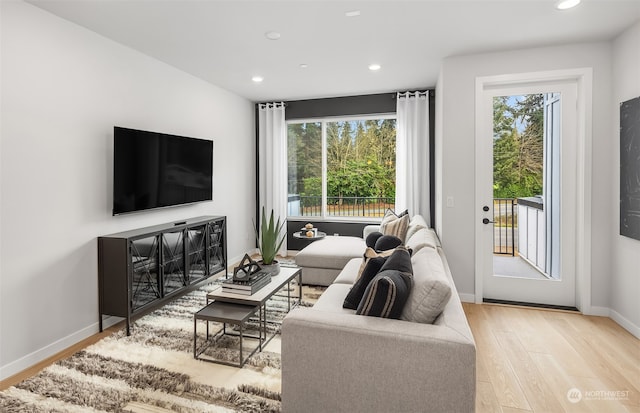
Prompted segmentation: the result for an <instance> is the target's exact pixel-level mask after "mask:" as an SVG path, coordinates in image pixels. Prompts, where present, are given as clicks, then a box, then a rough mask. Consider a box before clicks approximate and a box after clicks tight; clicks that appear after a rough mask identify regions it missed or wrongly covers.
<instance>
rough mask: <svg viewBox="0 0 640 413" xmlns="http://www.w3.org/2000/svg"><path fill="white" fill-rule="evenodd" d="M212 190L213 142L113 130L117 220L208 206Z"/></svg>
mask: <svg viewBox="0 0 640 413" xmlns="http://www.w3.org/2000/svg"><path fill="white" fill-rule="evenodd" d="M212 185H213V142H212V141H210V140H205V139H196V138H187V137H184V136H175V135H167V134H164V133H155V132H147V131H141V130H135V129H127V128H121V127H118V126H115V127H114V128H113V215H117V214H123V213H127V212H134V211H141V210H145V209H151V208H161V207H167V206H172V205H180V204H188V203H192V202H199V201H210V200H212V199H213V189H212V188H213V186H212Z"/></svg>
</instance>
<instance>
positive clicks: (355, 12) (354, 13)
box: [344, 10, 360, 17]
mask: <svg viewBox="0 0 640 413" xmlns="http://www.w3.org/2000/svg"><path fill="white" fill-rule="evenodd" d="M344 15H345V16H347V17H358V16H360V10H351V11H348V12H346V13H345V14H344Z"/></svg>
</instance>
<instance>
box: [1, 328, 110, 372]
mask: <svg viewBox="0 0 640 413" xmlns="http://www.w3.org/2000/svg"><path fill="white" fill-rule="evenodd" d="M98 330H99V329H98V323H97V322H96V323H93V324H91V325H90V326H89V327H85V328H83V329H81V330H79V331H76V332H75V333H72V334H69V335H68V336H66V337H63V338H61V339H60V340H57V341H55V342H53V343H51V344H49V345H47V346H45V347H43V348H41V349H39V350H36V351H34V352H33V353H30V354H27V355H26V356H24V357H21V358H19V359H18V360H16V361H12V362H11V363H9V364H6V365H4V366H2V367H0V380H4V379H6V378H9V377H11V376H13V375H15V374H18V373H20V372H21V371H23V370H26V369H28V368H29V367H33V366H34V365H36V364H38V363H40V362H41V361H43V360H46V359H47V358H49V357H51V356H53V355H55V354H57V353H59V352H61V351H63V350H66V349H68V348H69V347H71V346H73V345H75V344H77V343H79V342H80V341H82V340H84V339H85V338H87V337H91V336H92V335H94V334H96V333H97V332H98Z"/></svg>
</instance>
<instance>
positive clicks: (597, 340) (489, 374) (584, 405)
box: [0, 303, 640, 413]
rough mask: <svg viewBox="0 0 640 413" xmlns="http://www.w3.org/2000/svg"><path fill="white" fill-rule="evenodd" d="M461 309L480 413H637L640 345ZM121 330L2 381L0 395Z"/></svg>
mask: <svg viewBox="0 0 640 413" xmlns="http://www.w3.org/2000/svg"><path fill="white" fill-rule="evenodd" d="M463 306H464V310H465V313H466V314H467V318H468V320H469V325H470V326H471V329H472V331H473V335H474V338H475V340H476V346H477V393H476V412H477V413H485V412H503V413H526V412H536V413H538V412H544V413H562V412H594V413H600V412H603V413H604V412H607V413H608V412H634V413H636V412H637V413H640V340H638V339H637V338H635V337H633V336H632V335H631V334H630V333H628V332H627V331H625V330H624V329H623V328H622V327H620V326H619V325H617V324H616V323H615V322H614V321H612V320H610V319H608V318H605V317H588V316H583V315H581V314H577V313H571V312H563V311H551V310H540V309H533V308H521V307H511V306H501V305H491V304H482V305H478V304H469V303H464V304H463ZM118 328H119V326H113V327H111V328H109V329H108V330H105V332H103V333H101V334H96V335H95V336H92V337H90V338H88V339H86V340H84V341H83V342H81V343H78V344H77V345H75V346H73V347H71V348H69V349H67V350H65V351H63V352H61V353H59V354H57V355H55V356H53V357H51V358H49V359H47V360H45V361H43V362H42V363H39V364H38V365H36V366H34V367H32V368H30V369H28V370H26V371H24V372H22V373H20V374H18V375H16V376H13V377H11V378H9V379H7V380H4V381H2V382H0V390H2V389H5V388H7V387H9V386H12V385H14V384H16V383H18V382H20V381H21V380H24V379H26V378H28V377H30V376H32V375H34V374H36V373H37V372H38V371H39V370H40V369H42V368H44V367H46V366H47V365H49V364H52V363H54V362H55V361H57V360H60V359H63V358H65V357H69V356H70V355H71V354H73V353H74V352H76V351H79V350H81V349H82V348H84V347H87V346H89V345H91V344H93V343H94V342H96V341H98V340H99V339H101V338H103V337H105V336H106V335H108V334H111V333H112V332H113V331H115V330H117V329H118ZM571 389H578V390H579V391H580V393H574V394H573V395H574V396H575V395H582V399H581V400H580V401H578V402H577V403H572V402H571V401H570V400H569V398H568V396H567V394H568V393H569V391H570V390H571ZM605 392H617V393H605ZM611 398H618V399H619V400H609V399H611ZM573 400H575V399H573Z"/></svg>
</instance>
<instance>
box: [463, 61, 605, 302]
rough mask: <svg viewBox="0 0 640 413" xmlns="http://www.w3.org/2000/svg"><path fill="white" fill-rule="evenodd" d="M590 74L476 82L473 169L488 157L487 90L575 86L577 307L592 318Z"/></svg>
mask: <svg viewBox="0 0 640 413" xmlns="http://www.w3.org/2000/svg"><path fill="white" fill-rule="evenodd" d="M592 80H593V70H592V69H591V68H577V69H567V70H554V71H543V72H531V73H517V74H507V75H498V76H485V77H478V78H476V102H475V112H476V119H475V142H476V151H475V161H476V165H480V164H481V163H482V162H486V159H488V157H489V156H491V154H489V153H484V152H485V151H483V150H481V149H480V148H484V147H486V146H487V145H481V141H482V140H483V139H485V138H486V136H483V133H484V130H483V125H484V122H486V120H485V119H483V116H484V115H483V112H482V110H481V108H482V105H483V94H484V91H485V90H487V89H491V88H495V87H501V86H503V87H507V86H510V85H514V84H518V85H525V84H527V83H530V84H536V83H540V82H558V81H560V82H562V81H572V82H576V84H577V88H578V91H577V95H578V96H577V98H578V100H577V118H578V122H577V124H578V126H577V128H578V130H577V152H578V153H577V171H576V173H577V182H576V184H577V188H576V191H577V210H576V262H575V265H576V307H577V308H578V309H579V310H580V311H581V312H582V313H584V314H591V313H592V309H591V259H590V257H591V182H592V133H593V131H592V125H591V121H590V119H591V118H592V116H591V115H592V112H593V110H592V106H593V101H592V88H593V86H592V85H593V82H592ZM479 181H480V177H479V176H478V174H477V173H476V182H475V187H476V194H475V201H474V208H475V214H474V216H475V301H476V303H478V304H480V303H482V298H483V289H482V283H483V266H484V262H483V259H484V256H485V255H486V254H485V253H484V251H483V250H482V246H483V243H482V227H483V225H484V224H482V218H484V217H485V215H484V214H486V213H485V212H483V211H482V207H481V203H482V202H483V199H482V191H481V188H480V182H479Z"/></svg>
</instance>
